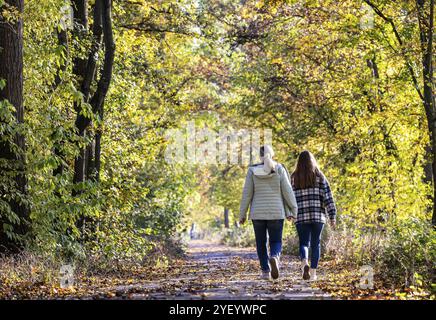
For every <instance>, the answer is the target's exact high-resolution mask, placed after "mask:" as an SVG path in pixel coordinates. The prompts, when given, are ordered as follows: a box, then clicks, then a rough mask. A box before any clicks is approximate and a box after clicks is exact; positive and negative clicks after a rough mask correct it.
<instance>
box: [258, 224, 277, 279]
mask: <svg viewBox="0 0 436 320" xmlns="http://www.w3.org/2000/svg"><path fill="white" fill-rule="evenodd" d="M253 227H254V234H255V236H256V248H257V256H258V257H259V262H260V266H261V268H262V270H263V271H270V267H269V263H268V260H269V259H268V249H267V245H266V241H267V232H268V236H269V251H270V256H271V257H279V256H280V253H281V252H282V233H283V219H281V220H253Z"/></svg>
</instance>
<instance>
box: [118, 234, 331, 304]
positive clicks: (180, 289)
mask: <svg viewBox="0 0 436 320" xmlns="http://www.w3.org/2000/svg"><path fill="white" fill-rule="evenodd" d="M320 276H321V277H322V276H323V275H322V274H321V275H320ZM312 286H313V284H312ZM116 292H118V293H120V295H124V294H125V293H128V298H129V299H183V300H185V299H186V300H197V299H329V298H330V297H329V295H327V294H325V293H323V292H322V291H321V290H319V289H317V288H315V287H311V284H310V283H308V282H306V281H303V280H300V271H299V262H298V261H297V259H295V258H290V257H289V256H283V257H282V264H281V278H280V279H279V280H278V281H275V282H273V281H265V280H259V264H258V261H257V256H256V252H255V249H254V248H244V249H241V248H234V247H226V246H222V245H218V244H216V243H212V242H208V241H204V240H195V241H192V242H191V243H190V245H189V250H188V258H187V259H186V262H185V263H184V264H183V267H182V268H180V269H178V271H176V272H175V273H171V275H168V276H165V277H163V278H162V279H159V280H156V281H145V282H142V283H141V284H132V285H127V286H118V287H117V288H116Z"/></svg>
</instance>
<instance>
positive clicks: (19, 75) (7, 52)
mask: <svg viewBox="0 0 436 320" xmlns="http://www.w3.org/2000/svg"><path fill="white" fill-rule="evenodd" d="M5 3H6V5H7V6H9V7H11V8H14V9H15V10H17V12H18V13H19V14H20V16H18V17H16V18H14V20H13V21H6V19H5V18H4V17H3V12H1V13H0V79H3V80H5V81H6V85H5V87H4V88H3V89H1V90H0V101H4V100H7V101H8V102H9V103H10V104H11V105H12V106H13V107H14V109H15V121H16V124H18V125H20V124H22V123H23V122H24V106H23V20H22V17H21V13H22V12H23V7H24V1H23V0H6V1H5ZM0 10H1V9H0ZM5 120H6V119H0V121H2V122H3V121H5ZM14 144H15V146H16V147H18V148H14V146H13V145H14ZM0 164H1V165H0V166H1V167H0V172H1V175H2V176H3V174H5V176H8V177H7V179H11V180H12V181H11V185H10V186H9V187H7V188H5V189H0V192H1V198H2V199H7V200H6V201H7V203H8V205H9V207H10V209H11V211H12V212H13V213H14V214H15V215H16V216H17V218H18V219H19V221H18V222H11V221H10V219H8V217H7V212H1V213H0V246H1V247H3V248H6V249H8V250H13V251H16V250H18V249H20V248H21V246H22V243H21V242H20V241H18V240H12V239H10V238H8V237H7V235H6V234H5V232H4V224H8V225H12V227H13V232H14V233H15V234H17V235H20V236H22V235H25V234H26V233H27V231H28V230H29V224H28V222H29V221H28V220H29V208H28V206H27V205H26V201H25V197H26V194H27V190H26V189H27V179H26V174H25V170H26V163H25V138H24V135H23V134H22V133H17V134H15V135H14V137H13V138H12V140H11V141H4V142H1V143H0ZM9 175H10V176H9ZM2 180H3V178H2ZM4 182H5V181H4ZM9 214H10V213H9Z"/></svg>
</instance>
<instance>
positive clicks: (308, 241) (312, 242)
mask: <svg viewBox="0 0 436 320" xmlns="http://www.w3.org/2000/svg"><path fill="white" fill-rule="evenodd" d="M323 227H324V223H319V222H313V223H299V224H297V232H298V238H300V258H301V259H308V258H309V247H310V249H311V250H312V256H311V257H310V267H311V268H312V269H316V268H317V267H318V261H319V256H320V253H321V248H320V246H319V244H320V242H321V233H322V229H323Z"/></svg>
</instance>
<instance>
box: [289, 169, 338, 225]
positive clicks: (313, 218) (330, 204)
mask: <svg viewBox="0 0 436 320" xmlns="http://www.w3.org/2000/svg"><path fill="white" fill-rule="evenodd" d="M293 189H294V193H295V198H296V199H297V204H298V214H297V221H296V223H311V222H320V223H325V222H326V214H328V216H329V218H330V220H335V219H336V206H335V202H334V199H333V195H332V192H331V190H330V185H329V182H328V181H327V179H326V178H325V177H324V176H322V177H317V178H316V185H315V187H313V188H305V189H297V188H295V186H294V185H293Z"/></svg>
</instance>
